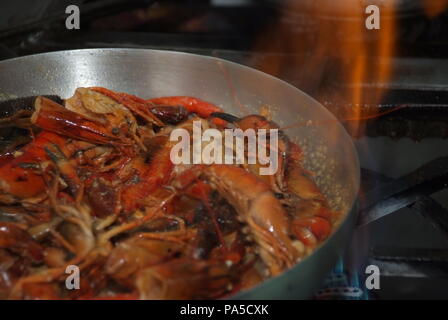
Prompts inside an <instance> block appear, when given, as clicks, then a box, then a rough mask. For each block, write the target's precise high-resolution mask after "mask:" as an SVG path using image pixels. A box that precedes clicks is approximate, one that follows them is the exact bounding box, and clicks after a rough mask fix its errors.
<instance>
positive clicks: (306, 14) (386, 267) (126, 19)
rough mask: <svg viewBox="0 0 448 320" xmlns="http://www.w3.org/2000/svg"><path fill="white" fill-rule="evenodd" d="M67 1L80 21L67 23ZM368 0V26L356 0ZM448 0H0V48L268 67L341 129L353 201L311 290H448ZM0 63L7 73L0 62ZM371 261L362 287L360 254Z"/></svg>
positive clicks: (398, 293)
mask: <svg viewBox="0 0 448 320" xmlns="http://www.w3.org/2000/svg"><path fill="white" fill-rule="evenodd" d="M68 5H78V6H79V8H80V12H81V22H80V26H81V28H80V29H79V30H67V29H66V27H65V19H66V18H67V16H68V15H67V14H66V13H65V8H66V7H67V6H68ZM369 5H375V6H376V7H377V8H379V10H380V28H379V29H373V30H369V29H367V28H366V26H365V21H366V19H367V17H368V16H369V14H368V13H366V11H365V9H366V7H367V6H369ZM447 8H448V1H446V0H338V1H335V0H290V1H281V0H178V1H176V0H159V1H155V0H126V1H125V0H78V1H76V0H69V1H65V0H61V1H56V0H40V1H25V0H15V1H8V2H5V1H3V2H1V3H0V59H7V58H13V57H19V56H23V55H28V54H34V53H40V52H48V51H57V50H68V49H81V48H99V47H101V48H104V47H108V48H116V47H123V48H146V49H160V50H176V51H184V52H191V53H196V54H204V55H210V56H215V57H220V58H224V59H227V60H231V61H235V62H238V63H242V64H245V65H248V66H250V67H253V68H256V69H259V70H262V71H264V72H267V73H270V74H272V75H274V76H277V77H279V78H281V79H283V80H285V81H287V82H289V83H291V84H292V85H294V86H296V87H298V88H299V89H301V90H303V91H305V92H306V93H308V94H309V95H311V96H312V97H314V98H315V99H317V100H318V101H319V102H321V103H322V104H323V105H324V106H326V107H327V108H328V109H329V110H330V111H331V112H332V113H334V114H335V115H336V117H338V119H339V120H340V121H341V122H342V123H343V124H344V126H345V127H346V128H347V130H348V131H349V133H350V134H351V136H352V137H353V139H354V141H355V144H356V147H357V149H358V152H359V156H360V160H361V166H362V192H361V199H363V197H368V195H369V193H370V192H372V190H378V189H380V190H381V189H382V188H383V189H384V187H383V186H385V185H387V184H388V183H391V182H393V181H400V182H402V185H403V186H404V187H403V188H401V189H400V190H398V191H397V192H395V193H392V194H388V196H387V197H386V199H385V201H383V202H382V203H380V204H379V205H377V206H374V207H368V206H367V207H365V208H364V210H363V212H361V213H360V214H361V215H362V216H363V217H365V218H364V222H363V226H362V227H359V228H358V231H357V233H356V234H355V237H354V239H353V244H352V246H351V247H350V248H349V250H348V252H347V256H345V257H341V261H340V263H339V264H338V265H337V266H336V267H335V270H334V272H333V273H332V274H330V275H329V277H328V279H327V281H326V283H325V284H324V285H323V288H322V290H321V291H319V292H317V293H316V298H320V299H391V298H448V286H447V285H448V250H447V248H448V211H447V210H446V207H447V206H448V192H447V189H446V188H447V185H448V158H447V156H448V142H447V137H448V10H447ZM2 76H5V75H2ZM368 264H376V265H378V266H379V267H380V270H381V289H380V290H373V291H367V290H366V289H365V287H364V285H363V281H364V278H365V276H366V275H365V273H364V270H365V266H366V265H368Z"/></svg>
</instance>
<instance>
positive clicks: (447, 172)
mask: <svg viewBox="0 0 448 320" xmlns="http://www.w3.org/2000/svg"><path fill="white" fill-rule="evenodd" d="M363 170H364V169H363ZM364 173H365V172H364ZM383 180H384V181H383V182H381V183H379V185H377V186H376V187H375V188H374V189H372V190H369V191H368V192H366V193H365V194H364V195H362V196H361V199H360V203H361V204H360V205H361V208H360V215H359V220H358V226H364V225H367V224H369V223H371V222H373V221H375V220H378V219H380V218H382V217H384V216H386V215H388V214H390V213H393V212H395V211H397V210H399V209H402V208H404V207H408V206H411V209H414V210H415V209H417V208H420V209H421V208H422V206H424V207H425V208H427V209H430V210H425V212H426V214H427V218H429V219H430V220H432V222H433V223H434V224H435V225H436V226H437V227H438V228H439V229H443V230H444V231H448V210H446V209H444V208H443V207H442V206H441V205H440V204H438V203H437V202H436V201H435V200H433V199H432V198H431V197H430V195H431V194H433V193H434V192H437V191H439V190H441V189H443V188H445V187H446V186H447V185H448V156H447V157H441V158H437V159H434V160H432V161H430V162H428V163H426V164H425V165H423V166H421V167H419V168H418V169H416V170H415V171H413V172H411V173H409V174H407V175H405V176H403V177H401V178H399V179H391V178H386V177H383ZM447 234H448V233H447Z"/></svg>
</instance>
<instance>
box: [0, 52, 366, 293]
mask: <svg viewBox="0 0 448 320" xmlns="http://www.w3.org/2000/svg"><path fill="white" fill-rule="evenodd" d="M0 74H1V75H2V76H1V79H0V100H7V99H12V98H20V97H27V96H33V95H46V94H48V95H54V94H56V95H59V96H61V97H63V98H67V97H69V96H71V95H72V94H73V92H74V90H75V89H76V88H77V87H82V86H84V87H85V86H104V87H107V88H110V89H113V90H119V91H125V92H129V93H132V94H136V95H138V96H141V97H144V98H150V97H156V96H167V95H190V96H196V97H199V98H202V99H205V100H208V101H211V102H213V103H216V104H218V105H220V106H221V107H222V108H223V109H224V110H225V111H226V112H228V113H231V114H235V115H238V116H243V115H245V114H251V113H259V112H260V108H261V107H262V106H266V105H267V106H269V107H270V108H271V110H272V111H273V119H274V121H276V122H277V123H278V124H280V126H288V125H291V124H296V125H295V126H294V127H293V128H289V129H286V130H285V132H286V133H287V134H288V135H289V136H290V137H291V138H293V140H296V142H298V143H299V144H300V145H301V146H302V147H303V148H304V149H305V166H306V167H307V168H308V169H309V170H312V171H314V172H315V173H316V180H317V183H318V184H319V186H320V187H321V189H322V190H323V191H324V193H325V194H326V195H327V197H328V198H329V199H330V202H331V203H332V204H333V205H334V207H335V208H337V209H339V210H341V211H342V212H344V214H345V216H344V218H343V219H342V220H341V222H340V224H339V226H338V227H337V228H336V230H335V231H334V233H333V234H332V235H331V236H330V237H329V239H328V240H327V241H326V242H325V243H323V244H322V245H321V246H320V247H319V248H318V249H317V250H316V251H315V252H314V253H313V254H312V255H311V256H309V257H308V258H306V259H305V260H304V261H302V262H301V263H299V264H297V265H296V266H295V267H293V268H292V269H290V270H288V271H287V272H285V273H283V274H281V275H280V276H277V277H275V278H272V279H269V280H268V281H265V282H263V283H262V284H260V285H258V286H257V287H255V288H253V289H251V290H249V291H246V292H241V293H239V294H238V295H236V296H235V298H241V299H297V298H309V297H310V296H311V295H312V294H313V292H314V291H315V290H316V288H318V286H319V285H320V284H321V282H322V280H323V278H324V277H325V275H326V274H327V273H328V272H329V271H330V269H331V267H332V266H333V265H334V264H335V262H336V260H337V258H338V257H339V256H340V254H341V253H342V252H343V250H344V248H345V247H346V244H347V242H348V240H349V239H350V236H351V233H352V231H353V228H354V225H355V220H356V212H357V210H356V206H357V205H356V203H357V202H356V199H357V193H358V188H359V163H358V157H357V154H356V151H355V148H354V146H353V143H352V140H351V138H350V137H349V135H348V134H347V133H346V131H345V130H344V128H343V127H342V126H341V124H340V123H339V122H338V121H337V119H336V118H334V117H333V115H332V114H330V112H328V111H327V110H326V109H325V108H324V107H322V106H321V105H320V104H319V103H318V102H316V101H315V100H313V99H312V98H311V97H309V96H308V95H306V94H305V93H303V92H301V91H300V90H298V89H297V88H295V87H293V86H291V85H289V84H288V83H286V82H284V81H281V80H279V79H277V78H275V77H272V76H270V75H267V74H265V73H262V72H260V71H257V70H254V69H251V68H248V67H245V66H242V65H239V64H236V63H232V62H228V61H225V60H221V59H216V58H212V57H206V56H199V55H192V54H186V53H179V52H169V51H155V50H139V49H87V50H74V51H60V52H52V53H44V54H38V55H32V56H26V57H21V58H15V59H11V60H5V61H2V62H0Z"/></svg>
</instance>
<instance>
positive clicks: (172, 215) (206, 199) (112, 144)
mask: <svg viewBox="0 0 448 320" xmlns="http://www.w3.org/2000/svg"><path fill="white" fill-rule="evenodd" d="M223 109H225V106H223ZM223 109H222V108H220V107H218V106H216V105H214V104H212V103H210V102H206V101H204V100H201V99H198V98H195V97H186V96H170V97H158V98H150V99H143V98H140V97H137V96H134V95H131V94H127V93H122V92H116V91H112V90H109V89H106V88H103V87H89V88H82V87H81V88H78V89H76V91H75V92H74V94H73V96H72V97H70V98H68V99H65V100H62V99H58V98H55V97H47V96H38V97H35V99H33V102H32V103H31V104H30V105H26V106H23V108H20V110H17V111H16V112H14V113H13V114H8V115H7V116H5V117H3V118H1V119H0V130H1V131H2V136H3V137H6V138H5V139H3V140H2V144H0V147H1V155H0V206H1V208H0V299H218V298H224V297H229V296H232V295H234V294H236V293H238V292H240V291H243V290H247V289H249V288H252V287H253V286H256V285H257V284H259V283H261V282H263V281H265V280H266V279H268V278H270V277H274V276H276V275H279V274H281V273H282V272H284V271H286V270H288V269H289V268H291V267H293V266H294V265H295V264H296V263H300V261H301V260H303V259H304V258H306V257H307V256H309V255H310V254H312V252H313V251H314V250H315V249H316V248H317V247H318V246H319V245H321V244H322V243H323V242H324V241H325V240H326V239H327V238H328V237H329V235H330V234H331V233H332V232H333V230H334V229H335V226H336V225H337V222H338V221H339V220H340V217H341V214H340V213H339V212H338V211H336V210H333V209H332V208H331V207H330V205H329V204H328V201H327V199H326V197H325V195H324V194H323V193H322V192H321V190H320V189H319V187H318V186H317V185H316V183H315V182H314V178H313V173H312V172H309V171H307V170H306V169H305V168H304V167H303V163H302V160H303V151H302V149H301V148H300V146H299V145H298V144H297V143H295V142H294V141H292V139H290V138H289V137H288V136H287V135H286V134H285V133H284V132H283V131H282V130H281V128H280V127H279V126H278V125H277V124H276V123H275V122H273V121H272V120H271V119H270V116H269V114H268V113H266V114H257V115H247V116H244V117H236V116H233V115H230V114H227V113H225V111H224V110H223ZM196 124H199V127H200V128H201V129H203V130H206V129H213V131H212V133H213V135H214V136H215V137H216V136H223V137H224V136H225V135H226V132H227V131H226V130H230V129H241V130H244V131H245V132H246V130H253V131H254V132H264V133H266V132H271V131H269V130H273V131H272V132H275V133H276V134H278V139H277V140H275V143H274V142H272V141H274V140H272V139H271V138H272V137H270V136H269V133H268V134H267V135H268V136H269V137H268V139H264V140H263V143H264V146H265V147H266V148H267V150H268V152H267V154H269V157H271V158H272V156H273V157H274V159H273V160H275V163H276V170H275V172H273V173H272V174H261V173H260V172H262V170H261V169H263V168H266V166H267V165H268V164H267V163H266V162H262V161H261V160H260V159H261V158H260V159H259V160H260V161H258V160H257V161H248V159H249V157H250V156H251V152H250V147H249V146H247V144H249V143H250V139H245V138H244V137H243V139H242V140H241V141H242V147H243V150H244V152H243V153H241V154H239V157H238V156H237V152H238V150H237V147H236V146H235V145H236V144H237V143H235V144H234V143H233V142H232V143H231V144H230V145H229V144H227V142H226V143H225V146H224V147H223V148H226V156H227V155H229V154H230V158H234V157H236V158H238V160H239V161H234V162H232V163H227V162H226V163H222V162H221V163H220V162H219V161H218V162H217V163H197V162H195V161H191V162H190V163H188V161H187V162H186V163H178V162H173V161H172V156H173V148H174V147H175V146H177V141H174V140H173V139H172V134H173V132H178V131H176V130H183V131H181V132H186V133H191V136H193V138H194V136H195V134H194V130H195V125H196ZM246 138H247V137H246ZM200 146H201V147H202V150H205V149H206V147H207V142H206V141H205V140H201V143H200ZM258 146H260V144H259V145H258ZM228 150H230V153H229V152H227V151H228ZM258 151H259V149H258ZM216 153H217V152H216V150H215V151H214V154H216ZM192 156H194V155H187V156H186V158H187V160H191V157H192Z"/></svg>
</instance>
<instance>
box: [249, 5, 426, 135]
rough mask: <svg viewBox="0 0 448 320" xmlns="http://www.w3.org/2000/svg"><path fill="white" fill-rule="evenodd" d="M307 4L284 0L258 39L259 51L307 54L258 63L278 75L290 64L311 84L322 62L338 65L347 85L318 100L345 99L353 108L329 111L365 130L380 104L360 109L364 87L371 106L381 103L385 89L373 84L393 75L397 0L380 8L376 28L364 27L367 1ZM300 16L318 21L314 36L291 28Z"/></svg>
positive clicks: (304, 82) (357, 129)
mask: <svg viewBox="0 0 448 320" xmlns="http://www.w3.org/2000/svg"><path fill="white" fill-rule="evenodd" d="M428 1H430V0H428ZM304 3H307V5H306V6H305V5H304ZM310 3H313V2H306V1H294V0H291V1H289V2H287V4H286V5H285V7H283V8H282V10H281V12H282V16H281V18H280V21H279V23H278V25H276V26H274V28H271V30H270V31H269V32H268V34H266V33H265V34H264V35H263V36H262V38H261V39H260V41H259V42H258V43H257V46H258V49H261V50H262V51H266V50H269V51H279V52H285V51H293V52H296V53H303V52H307V53H309V54H308V55H307V56H306V57H304V55H303V54H299V55H290V56H288V58H284V59H277V58H274V57H273V58H271V59H268V60H266V61H265V62H264V63H262V64H261V65H258V66H257V67H258V68H260V69H262V70H263V71H265V72H268V73H271V74H274V75H276V76H280V77H281V76H282V73H284V72H285V71H286V70H291V69H292V68H294V69H296V70H298V72H299V71H300V72H301V73H302V78H301V83H302V85H303V86H304V87H306V86H307V85H308V84H307V81H308V82H312V81H313V79H316V78H318V77H319V73H320V72H323V70H322V68H323V67H322V66H323V65H324V64H325V62H326V61H331V63H332V64H333V63H335V64H337V65H336V66H334V65H333V67H335V70H338V72H340V73H341V74H340V76H341V81H342V82H343V83H346V84H348V85H346V86H343V87H342V88H343V89H341V90H340V92H337V93H334V91H333V92H332V93H331V94H330V96H327V95H325V97H316V98H318V99H320V98H324V99H325V100H329V101H331V100H334V101H345V102H349V104H350V106H351V107H349V108H346V107H343V106H342V104H341V107H339V108H338V109H337V110H331V111H332V112H333V113H335V114H336V116H337V117H338V118H339V119H340V120H346V121H349V123H348V124H347V126H348V129H349V130H350V131H351V132H352V133H354V134H355V135H358V134H359V133H361V132H362V130H363V125H362V124H363V122H362V120H363V119H370V118H374V117H376V116H379V115H380V112H379V110H378V108H365V107H363V104H365V103H366V101H367V97H366V95H367V89H369V90H368V93H369V97H368V102H369V103H371V104H372V105H375V104H377V103H380V102H381V98H382V95H383V93H384V89H383V88H381V86H375V85H376V84H381V83H384V82H387V81H388V80H389V79H390V77H391V74H392V64H391V56H392V54H393V53H394V50H395V47H394V41H393V37H394V33H395V17H394V14H395V1H394V0H390V1H387V2H386V3H385V4H384V5H382V6H380V7H379V13H380V15H379V20H380V29H373V30H369V29H368V28H367V27H366V19H367V18H368V17H369V15H370V14H368V13H366V7H367V4H365V2H363V1H357V0H338V1H333V0H322V1H315V2H314V3H315V4H314V5H310ZM304 18H305V19H307V20H308V21H311V22H312V23H314V24H315V25H317V28H316V30H315V32H314V34H313V35H312V36H311V37H308V38H307V37H300V35H297V34H294V31H293V30H294V28H293V27H294V25H295V26H297V25H299V24H301V23H303V21H299V19H304ZM294 19H297V20H294ZM291 25H292V26H291ZM269 33H270V34H269ZM369 56H374V57H375V61H379V63H375V64H373V63H372V59H369V58H368V57H369ZM365 83H369V84H373V87H374V88H375V87H376V89H373V90H372V88H371V87H370V88H368V86H366V85H364V84H365ZM311 85H312V84H311ZM372 91H373V94H372ZM341 98H342V99H341Z"/></svg>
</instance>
